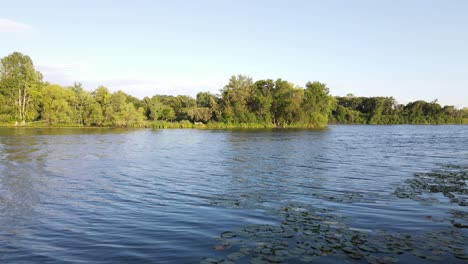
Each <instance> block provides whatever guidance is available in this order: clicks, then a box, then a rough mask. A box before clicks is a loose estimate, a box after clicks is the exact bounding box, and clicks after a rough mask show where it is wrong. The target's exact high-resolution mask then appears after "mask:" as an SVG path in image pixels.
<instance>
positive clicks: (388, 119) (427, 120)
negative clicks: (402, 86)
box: [330, 94, 468, 125]
mask: <svg viewBox="0 0 468 264" xmlns="http://www.w3.org/2000/svg"><path fill="white" fill-rule="evenodd" d="M335 99H336V103H337V105H336V107H335V109H334V110H333V111H332V115H331V118H330V122H331V123H340V124H384V125H387V124H462V123H468V108H464V109H462V110H458V109H455V107H454V106H448V105H447V106H444V107H442V106H441V105H440V104H438V103H437V100H434V101H432V102H425V101H422V100H419V101H415V102H410V103H408V104H406V105H403V104H398V103H397V102H396V101H395V99H394V98H393V97H355V96H353V95H352V94H349V95H347V96H344V97H335Z"/></svg>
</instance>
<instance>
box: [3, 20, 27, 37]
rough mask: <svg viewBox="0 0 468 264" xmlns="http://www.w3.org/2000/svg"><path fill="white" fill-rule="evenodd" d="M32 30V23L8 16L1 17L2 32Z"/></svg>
mask: <svg viewBox="0 0 468 264" xmlns="http://www.w3.org/2000/svg"><path fill="white" fill-rule="evenodd" d="M31 31H32V26H31V25H28V24H24V23H20V22H16V21H13V20H10V19H7V18H0V33H24V32H31Z"/></svg>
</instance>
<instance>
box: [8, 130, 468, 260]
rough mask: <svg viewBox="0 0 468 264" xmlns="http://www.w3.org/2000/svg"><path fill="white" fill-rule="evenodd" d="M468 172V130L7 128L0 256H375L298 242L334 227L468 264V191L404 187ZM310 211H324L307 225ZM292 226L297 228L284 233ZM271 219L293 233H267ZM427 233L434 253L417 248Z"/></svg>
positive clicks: (405, 255) (413, 256)
mask: <svg viewBox="0 0 468 264" xmlns="http://www.w3.org/2000/svg"><path fill="white" fill-rule="evenodd" d="M467 166H468V126H331V127H329V129H326V130H317V131H310V130H294V131H293V130H270V131H261V130H253V131H252V130H244V131H209V130H119V129H32V128H28V129H7V128H1V129H0V262H2V263H39V262H40V263H116V262H119V263H122V262H132V263H147V262H152V263H198V262H200V261H202V262H205V263H208V262H210V261H215V260H222V259H224V260H225V263H232V262H228V261H226V260H227V259H228V258H230V259H231V261H237V262H238V263H249V262H254V263H262V261H263V262H265V261H282V262H287V263H296V262H300V261H312V262H314V261H315V262H317V263H322V262H337V261H344V260H346V261H350V262H356V263H361V262H362V263H365V262H366V261H370V259H369V256H368V255H366V256H361V257H359V256H356V259H355V258H353V255H352V254H354V253H349V252H347V251H346V250H344V249H343V248H341V247H340V245H336V248H334V249H331V250H330V251H327V250H325V249H320V248H318V249H317V248H314V247H313V246H312V247H311V248H310V247H309V248H306V250H304V252H305V253H304V252H302V251H301V250H302V248H296V246H297V245H300V243H305V242H306V241H308V242H311V243H312V244H313V243H318V244H319V245H322V244H320V243H329V242H320V241H319V239H321V238H322V237H323V238H327V237H328V236H330V235H331V236H334V235H336V234H335V233H331V232H332V231H330V230H334V231H333V232H336V233H337V234H338V233H339V234H340V235H339V237H340V238H343V240H344V241H342V242H340V243H345V242H346V243H351V242H349V241H348V240H351V238H349V239H348V240H347V238H346V237H347V235H348V234H351V233H352V232H354V233H352V234H357V235H358V236H364V235H365V236H369V237H372V238H369V239H368V242H365V243H366V244H365V245H364V244H362V243H361V247H362V246H366V247H368V246H369V244H371V242H372V244H375V246H376V247H378V246H379V245H378V244H379V243H382V244H385V243H389V242H388V239H387V236H391V237H393V239H394V240H397V241H400V240H404V238H401V237H403V236H408V237H411V241H410V242H411V248H409V249H407V250H406V249H405V248H403V249H402V250H401V252H398V250H397V251H395V252H393V251H392V252H383V251H379V252H377V253H376V255H377V256H378V257H384V256H393V257H395V258H398V260H399V261H400V263H421V262H431V261H437V259H434V260H432V259H427V258H423V257H424V256H418V254H419V255H421V253H415V252H416V249H417V250H418V252H423V255H424V254H425V253H424V252H425V251H424V250H429V251H431V252H433V254H434V255H439V256H440V257H441V259H444V260H446V261H449V262H453V263H456V262H463V261H466V260H464V259H463V258H464V257H466V254H467V253H468V249H467V245H466V244H465V243H464V242H463V241H465V239H467V237H468V234H467V233H468V232H467V229H466V228H464V227H463V225H465V224H468V223H467V222H468V220H467V219H468V217H467V215H468V209H467V207H466V206H463V204H462V201H463V199H466V197H467V195H468V193H466V186H465V187H463V186H462V187H460V188H462V190H461V192H460V193H459V194H458V196H457V197H458V199H459V200H460V201H461V202H460V204H457V203H456V202H453V201H452V202H451V201H450V200H449V199H448V198H447V197H445V196H444V195H443V194H442V193H440V192H439V193H438V192H433V193H430V192H422V193H420V194H417V195H415V196H414V197H407V198H405V197H401V195H398V192H397V190H399V188H402V186H403V187H405V186H406V185H409V184H410V183H412V182H411V180H412V179H414V177H415V176H417V175H418V173H430V172H431V171H434V170H448V171H449V172H447V173H450V171H457V170H458V172H455V173H462V174H463V173H466V170H467ZM460 170H462V171H461V172H460ZM423 175H424V174H423ZM463 180H464V181H465V185H466V183H467V179H461V181H463ZM405 188H406V187H405ZM463 188H465V189H463ZM445 194H446V193H445ZM415 197H418V199H415ZM452 200H453V199H452ZM293 212H301V214H300V215H299V216H298V214H297V213H293ZM305 215H307V216H311V215H312V217H311V218H306V219H305V220H304V219H299V218H300V217H302V216H304V217H305ZM291 217H293V218H294V219H296V220H294V219H293V220H291ZM330 219H332V220H333V221H332V220H330ZM288 221H289V222H288ZM301 221H302V222H301ZM307 221H309V222H310V223H309V222H307ZM312 221H315V222H314V223H312ZM306 222H307V223H306ZM316 223H318V224H320V223H321V226H322V228H323V226H326V228H327V230H328V231H323V230H319V231H316V232H315V233H313V232H312V233H311V234H307V232H306V231H307V230H308V229H307V228H306V227H304V225H308V226H314V225H315V224H316ZM457 223H458V224H459V225H458V227H457V226H454V224H457ZM286 225H289V226H291V230H289V229H288V230H286V231H287V232H290V233H291V236H289V235H284V233H285V232H286V231H285V229H284V228H285V226H286ZM336 226H338V227H336ZM259 227H260V229H261V228H265V227H268V228H269V229H268V230H270V229H271V230H274V229H275V228H282V229H281V230H280V231H278V232H277V233H278V234H276V233H275V234H274V235H271V234H270V233H271V232H273V231H271V230H270V231H271V232H270V231H268V232H270V233H268V234H266V235H265V236H264V237H263V238H259V237H258V236H257V235H258V234H260V233H259V232H260V231H259ZM245 228H250V229H249V230H254V231H252V232H253V234H252V232H251V233H250V234H248V232H244V231H242V230H243V229H245ZM255 230H257V231H255ZM226 232H232V233H226ZM264 233H265V232H264ZM273 233H274V232H273ZM223 234H224V235H223ZM262 234H263V233H262ZM288 234H289V233H288ZM382 234H385V235H382ZM447 234H450V235H447ZM336 236H338V235H336ZM353 236H355V235H353ZM452 236H453V237H452ZM428 237H432V238H434V239H432V240H430V239H428ZM438 238H440V239H439V240H440V241H442V242H441V244H438V243H437V239H438ZM262 239H263V240H262ZM353 239H354V238H353ZM386 239H387V240H386ZM405 239H406V238H405ZM408 239H409V238H408ZM354 240H356V239H354ZM427 241H431V242H430V243H432V246H433V248H431V247H430V246H431V245H429V246H427V247H425V248H424V247H422V246H417V245H419V244H420V243H423V242H427ZM460 241H461V242H460ZM467 241H468V240H467ZM410 242H408V243H410ZM452 242H453V245H454V246H453V247H451V243H452ZM275 243H283V245H282V246H281V247H283V249H284V250H285V251H288V252H289V253H285V254H286V255H287V256H280V257H284V258H279V257H278V258H276V259H274V258H273V259H272V258H270V259H268V258H267V257H268V256H267V255H268V254H266V253H265V252H263V251H264V249H265V248H267V249H268V247H273V246H274V245H276V244H275ZM330 243H331V242H330ZM352 243H355V241H352ZM356 243H357V242H356ZM442 243H443V244H442ZM301 245H302V244H301ZM325 246H331V247H332V248H333V245H330V244H326V245H325ZM350 246H352V247H353V245H350ZM396 247H397V248H398V247H399V246H396ZM419 247H421V248H419ZM400 248H401V247H400ZM453 248H455V249H453ZM262 250H263V251H262ZM307 250H309V251H310V250H315V251H314V252H315V253H314V254H312V253H310V252H309V251H307ZM356 250H359V252H360V253H365V252H367V251H366V250H365V249H362V248H361V249H356ZM436 250H438V251H437V252H435V251H436ZM239 252H240V253H241V254H240V255H237V258H234V257H232V256H233V255H232V253H239ZM262 252H263V253H262ZM291 252H293V253H291ZM307 252H309V253H307ZM359 252H358V253H359ZM434 252H435V253H434ZM296 253H297V254H296ZM360 253H359V254H360ZM230 254H231V255H230ZM262 254H263V255H262ZM275 254H276V253H275V252H273V253H272V255H275ZM288 254H289V255H288ZM294 254H296V255H294ZM347 254H348V255H347ZM349 254H351V255H349ZM366 254H367V253H366ZM431 254H432V253H431ZM229 255H230V257H228V256H229ZM311 255H312V256H314V257H315V258H310V259H307V258H304V257H307V256H311ZM350 256H351V258H350ZM457 256H458V257H457ZM265 257H266V258H265ZM358 257H359V258H358ZM439 261H440V259H439ZM387 262H391V259H387Z"/></svg>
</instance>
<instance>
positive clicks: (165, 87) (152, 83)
mask: <svg viewBox="0 0 468 264" xmlns="http://www.w3.org/2000/svg"><path fill="white" fill-rule="evenodd" d="M83 84H84V85H85V87H94V88H95V87H97V86H99V85H104V86H106V87H108V88H109V89H110V90H111V91H117V90H122V91H124V92H125V93H128V94H130V95H133V96H136V97H138V98H143V97H145V96H150V97H151V96H153V95H156V94H163V95H190V96H195V95H196V94H197V93H198V92H201V91H210V92H213V93H217V92H218V91H219V89H220V88H221V87H222V85H223V81H221V82H220V81H217V80H190V81H188V80H183V79H182V80H180V79H179V80H171V79H166V78H162V77H159V78H157V77H154V78H148V77H147V76H139V75H133V76H126V77H121V78H115V79H108V80H104V81H84V82H83ZM94 88H93V89H94Z"/></svg>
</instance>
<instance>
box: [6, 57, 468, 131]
mask: <svg viewBox="0 0 468 264" xmlns="http://www.w3.org/2000/svg"><path fill="white" fill-rule="evenodd" d="M0 66H1V67H0V125H9V126H23V125H27V126H80V127H83V126H111V127H153V128H275V127H285V128H291V127H294V128H319V127H325V126H326V125H327V124H328V123H347V124H406V123H411V124H427V123H431V124H446V123H457V124H458V123H463V122H467V121H468V110H467V109H464V110H459V109H455V108H454V107H453V106H444V107H442V106H440V105H439V104H438V103H437V102H435V101H434V102H431V103H427V102H424V101H416V102H412V103H409V104H407V105H400V104H397V103H396V102H395V100H394V99H393V98H391V97H370V98H366V97H354V96H351V95H349V96H346V97H332V96H331V95H330V91H329V89H328V88H327V86H326V85H325V84H323V83H320V82H308V83H307V84H306V85H305V87H300V86H297V85H294V84H292V83H290V82H288V81H285V80H282V79H278V80H271V79H268V80H258V81H253V80H252V79H251V78H249V77H246V76H243V75H237V76H233V77H231V79H230V80H229V82H228V84H227V85H226V86H225V87H223V88H222V89H221V90H220V94H218V95H216V94H212V93H210V92H200V93H198V94H197V96H196V98H192V97H190V96H186V95H178V96H172V95H154V96H152V97H145V98H143V99H139V98H136V97H133V96H131V95H128V94H126V93H124V92H122V91H116V92H113V93H111V92H110V91H109V89H107V88H106V87H104V86H100V87H98V88H96V89H95V90H92V91H88V90H85V89H84V87H83V86H82V84H81V83H78V82H77V83H74V84H73V85H72V86H69V87H64V86H60V85H57V84H51V83H48V82H47V81H44V80H43V77H42V74H41V73H40V72H38V71H37V70H36V69H35V68H34V64H33V62H32V60H31V58H30V57H29V56H27V55H23V54H21V53H19V52H14V53H12V54H10V55H8V56H6V57H4V58H2V59H1V65H0Z"/></svg>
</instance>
